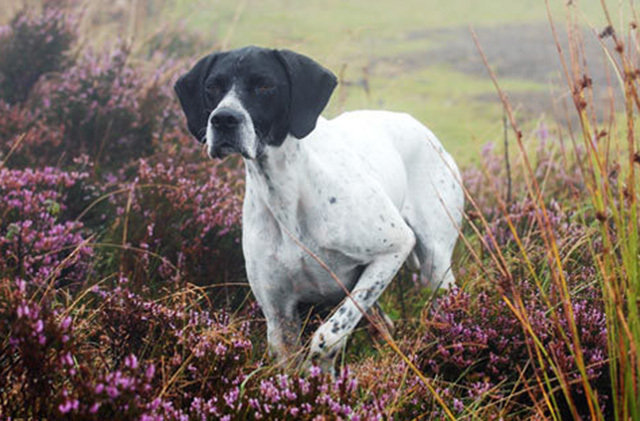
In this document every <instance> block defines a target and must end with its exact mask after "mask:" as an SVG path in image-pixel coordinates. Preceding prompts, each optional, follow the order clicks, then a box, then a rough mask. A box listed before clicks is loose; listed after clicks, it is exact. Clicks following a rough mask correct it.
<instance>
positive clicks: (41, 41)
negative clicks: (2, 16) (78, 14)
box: [0, 7, 76, 104]
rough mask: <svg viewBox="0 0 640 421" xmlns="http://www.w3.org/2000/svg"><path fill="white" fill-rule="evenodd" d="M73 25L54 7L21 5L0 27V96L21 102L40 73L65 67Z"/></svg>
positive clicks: (0, 98)
mask: <svg viewBox="0 0 640 421" xmlns="http://www.w3.org/2000/svg"><path fill="white" fill-rule="evenodd" d="M73 28H74V21H73V20H72V19H71V18H69V16H68V15H67V14H65V13H64V12H63V11H62V10H60V9H58V8H55V7H45V8H44V11H43V12H42V13H41V14H34V13H31V12H30V11H29V10H28V9H23V10H22V11H21V12H19V13H18V14H17V15H16V16H15V17H14V18H13V19H12V20H11V22H10V23H9V25H8V26H4V27H0V100H4V101H5V102H8V103H9V104H15V103H19V102H23V101H24V100H25V99H26V98H27V96H28V95H29V93H30V92H31V88H32V87H33V86H34V85H35V84H36V82H38V80H39V79H40V77H41V76H42V75H44V74H46V73H50V72H55V71H59V70H61V69H64V68H65V66H66V65H68V64H69V59H68V57H67V55H66V54H67V52H68V51H69V49H70V48H71V45H72V43H73V42H74V41H75V38H76V33H75V31H74V29H73Z"/></svg>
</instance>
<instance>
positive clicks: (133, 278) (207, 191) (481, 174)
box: [0, 0, 640, 420]
mask: <svg viewBox="0 0 640 421" xmlns="http://www.w3.org/2000/svg"><path fill="white" fill-rule="evenodd" d="M549 3H550V4H549V5H548V9H547V6H546V5H545V2H544V1H533V0H526V1H524V0H523V1H517V2H515V1H505V0H499V1H491V2H480V1H470V0H450V1H449V2H446V4H443V2H438V1H436V0H428V1H417V0H408V1H404V2H402V3H398V4H390V3H389V2H382V1H365V0H353V1H349V2H346V1H338V0H326V1H320V0H309V1H304V2H303V1H295V0H264V1H257V0H253V1H250V0H245V1H242V0H240V1H238V2H228V1H227V2H224V1H219V0H214V1H204V0H202V1H196V0H192V1H186V0H155V1H153V0H118V1H114V2H110V3H109V4H107V5H103V4H99V3H96V2H89V1H82V0H67V1H51V0H43V1H25V2H13V1H11V2H9V1H6V0H5V1H2V0H0V196H1V197H2V199H1V200H0V418H2V419H96V420H98V419H145V420H151V419H193V420H195V419H198V420H200V419H216V420H217V419H225V420H245V419H309V420H311V419H314V420H315V419H317V420H322V419H353V420H358V419H360V420H368V419H380V420H382V419H398V420H404V419H433V420H439V419H469V420H471V419H483V420H484V419H531V418H534V419H554V420H564V419H587V418H591V419H602V420H604V419H616V420H628V419H634V420H635V419H638V420H640V403H639V402H640V391H639V388H640V380H639V377H638V376H639V375H638V372H639V370H640V363H639V361H638V354H637V349H638V347H639V346H640V313H639V312H638V304H637V303H638V298H637V294H638V292H639V288H640V272H639V269H640V267H639V263H638V257H639V256H638V254H639V248H638V245H639V243H638V222H639V220H638V165H639V164H640V153H639V152H638V138H637V128H636V124H637V116H638V113H639V112H640V95H639V94H638V88H639V86H638V75H640V61H639V57H640V37H639V35H638V33H637V30H636V25H637V23H636V22H637V17H636V11H635V10H634V7H633V1H629V2H628V3H627V2H623V3H622V4H619V3H618V2H602V3H601V2H596V1H592V2H585V3H584V4H582V2H576V1H573V2H569V4H567V2H564V1H557V2H556V1H551V0H550V1H549ZM473 33H477V39H478V44H479V46H476V44H475V43H474V36H473ZM114 34H117V36H114ZM246 44H259V45H263V46H271V47H277V48H289V49H293V50H296V51H299V52H302V53H305V54H307V55H309V56H311V57H313V58H314V59H316V60H317V61H319V62H320V63H322V64H323V65H325V66H326V67H328V68H330V69H332V70H333V71H334V72H335V73H336V74H337V75H338V77H339V80H340V85H339V88H338V89H337V90H336V92H335V93H334V95H333V97H332V100H331V102H330V104H329V106H328V108H327V110H326V111H325V115H327V116H329V117H331V116H335V115H338V114H339V113H340V112H342V111H344V110H351V109H358V108H378V109H392V110H399V111H406V112H409V113H411V114H412V115H414V116H416V117H417V118H418V119H419V120H421V121H422V122H424V123H425V124H426V125H428V126H429V127H430V128H431V129H432V130H433V131H434V132H435V133H436V134H437V135H438V137H439V138H440V139H441V140H442V142H443V144H444V145H445V147H446V148H447V150H448V151H449V152H451V154H452V155H453V156H454V157H455V159H456V160H457V162H458V164H459V165H460V167H461V169H462V172H463V182H464V187H465V195H466V208H465V221H464V224H463V226H462V227H461V232H460V234H461V235H460V240H459V243H458V247H457V249H456V252H455V254H454V267H453V271H454V273H455V274H456V278H457V285H456V287H454V288H453V289H452V290H449V291H429V290H428V289H426V288H425V287H424V286H422V285H421V284H420V283H419V282H418V281H417V276H416V274H414V273H412V272H411V271H410V270H409V269H408V268H403V269H401V271H400V273H399V274H398V275H397V276H396V279H395V281H394V282H393V283H392V285H391V286H390V287H389V288H388V290H387V291H386V292H385V293H384V295H383V297H382V299H381V306H382V308H383V309H384V310H385V311H386V312H387V313H388V314H389V315H390V316H391V318H392V319H393V322H394V325H395V330H394V332H392V333H389V332H387V331H386V330H385V329H384V328H381V324H380V323H378V322H376V321H375V320H374V323H361V325H360V326H359V327H358V329H357V331H356V333H355V334H354V335H353V337H352V338H351V339H350V341H349V343H348V345H347V347H346V349H345V350H343V352H342V354H341V355H340V356H339V358H338V360H339V366H338V375H337V376H336V377H335V378H332V377H330V376H329V375H327V374H326V373H322V372H321V371H319V370H318V369H317V367H313V366H311V368H309V367H308V366H305V367H306V368H303V367H300V366H299V365H298V364H297V361H298V360H296V361H291V363H290V364H285V365H278V364H276V363H275V362H274V361H273V360H272V359H271V358H270V357H269V356H268V353H267V346H266V332H265V323H264V320H263V316H262V314H261V311H260V309H259V307H258V306H257V305H256V303H255V301H254V299H253V297H252V295H251V291H250V289H249V287H248V283H247V280H246V275H245V269H244V261H243V257H242V249H241V242H240V235H241V205H242V198H243V191H244V174H243V171H244V170H243V166H242V162H241V160H239V159H238V158H229V159H226V160H224V161H211V160H209V159H208V158H207V157H206V156H205V154H204V153H203V151H202V149H201V148H200V147H199V145H197V144H196V142H194V141H193V140H192V138H191V137H190V135H189V134H188V133H187V131H186V127H185V120H184V116H183V113H182V111H181V109H180V107H179V104H178V102H177V100H176V98H175V95H174V93H173V91H172V85H173V83H174V81H175V80H176V78H177V77H178V75H180V74H181V73H182V72H184V71H185V70H186V69H188V68H189V67H190V66H191V65H192V64H193V63H194V61H195V60H196V59H197V58H199V57H201V56H203V55H204V54H206V53H209V52H211V51H217V50H220V49H228V48H234V47H239V46H243V45H246ZM485 60H486V63H485ZM505 147H507V148H508V149H507V150H505ZM321 317H322V315H321V314H318V313H317V312H311V313H309V315H308V318H307V320H306V322H305V326H306V327H305V332H304V333H303V336H302V338H301V339H302V342H306V341H308V339H309V338H310V334H311V333H312V332H313V330H314V328H316V327H317V326H318V325H319V323H320V320H321ZM299 356H300V360H304V357H305V349H302V350H301V351H300V355H299Z"/></svg>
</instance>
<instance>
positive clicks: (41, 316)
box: [0, 278, 77, 419]
mask: <svg viewBox="0 0 640 421" xmlns="http://www.w3.org/2000/svg"><path fill="white" fill-rule="evenodd" d="M32 293H33V288H30V287H29V285H28V284H27V283H26V282H24V281H21V280H17V281H10V280H9V279H8V278H3V279H0V337H1V338H3V342H2V345H1V347H0V374H1V375H0V412H2V414H3V416H13V417H20V418H33V419H38V418H43V417H51V416H52V415H54V414H55V409H54V407H53V405H52V402H53V401H54V400H55V397H56V395H57V394H58V393H59V390H58V388H56V386H59V385H61V384H63V383H64V382H66V381H67V379H69V378H71V377H72V376H73V375H74V374H77V372H75V371H74V360H73V349H74V346H75V345H74V339H73V335H72V326H71V318H70V317H68V316H65V315H64V314H63V313H62V312H61V311H60V310H54V309H52V308H51V306H50V305H49V302H48V301H45V302H44V303H43V302H39V301H34V300H32V299H31V294H32Z"/></svg>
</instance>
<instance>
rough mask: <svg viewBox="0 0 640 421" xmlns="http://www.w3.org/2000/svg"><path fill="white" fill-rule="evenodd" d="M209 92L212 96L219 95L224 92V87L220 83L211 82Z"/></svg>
mask: <svg viewBox="0 0 640 421" xmlns="http://www.w3.org/2000/svg"><path fill="white" fill-rule="evenodd" d="M206 90H207V94H209V95H211V96H218V95H220V94H221V93H222V87H221V86H220V85H218V84H211V85H208V86H207V87H206Z"/></svg>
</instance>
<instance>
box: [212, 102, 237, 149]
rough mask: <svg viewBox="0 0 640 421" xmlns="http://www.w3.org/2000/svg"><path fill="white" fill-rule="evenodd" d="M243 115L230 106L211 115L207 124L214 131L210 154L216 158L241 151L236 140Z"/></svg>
mask: <svg viewBox="0 0 640 421" xmlns="http://www.w3.org/2000/svg"><path fill="white" fill-rule="evenodd" d="M244 122H245V117H244V115H243V114H242V113H240V112H238V111H236V110H233V109H231V108H221V109H219V110H217V111H216V112H215V113H213V114H212V115H211V118H210V119H209V124H211V128H212V130H213V132H214V139H215V140H214V142H213V145H212V147H211V155H212V156H214V157H216V158H224V157H225V156H227V155H229V154H231V153H234V152H241V151H240V150H239V147H238V146H239V145H238V142H239V141H240V139H239V137H240V136H239V131H240V127H241V126H242V124H244Z"/></svg>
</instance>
